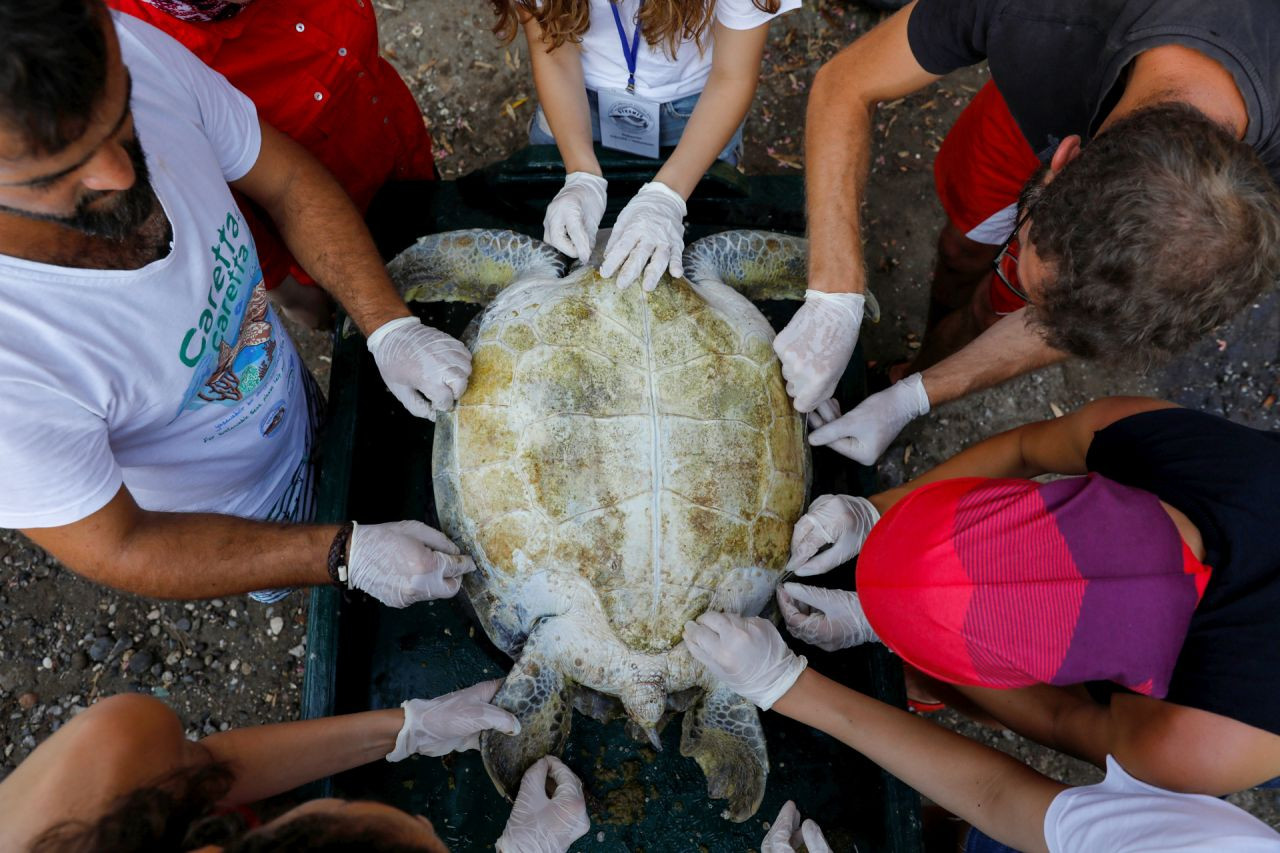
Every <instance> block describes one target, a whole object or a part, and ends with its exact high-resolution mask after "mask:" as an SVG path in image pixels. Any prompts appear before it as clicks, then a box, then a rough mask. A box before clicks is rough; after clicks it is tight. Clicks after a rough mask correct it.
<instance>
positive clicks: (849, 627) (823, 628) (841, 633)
mask: <svg viewBox="0 0 1280 853" xmlns="http://www.w3.org/2000/svg"><path fill="white" fill-rule="evenodd" d="M778 609H779V610H780V611H782V621H783V622H785V623H786V625H787V630H788V631H790V632H791V636H793V637H795V638H796V639H797V640H803V641H804V642H806V643H808V644H809V645H811V646H817V647H818V648H820V649H822V650H823V651H824V652H838V651H840V650H841V649H848V648H852V647H853V646H860V645H862V644H863V643H878V642H880V638H879V637H877V636H876V632H875V631H874V630H872V628H871V623H870V622H868V621H867V617H866V616H865V615H863V613H862V604H861V603H860V602H859V601H858V594H857V593H856V592H849V591H848V590H844V589H823V588H821V587H817V586H808V585H806V584H802V583H784V584H783V585H782V586H780V587H778Z"/></svg>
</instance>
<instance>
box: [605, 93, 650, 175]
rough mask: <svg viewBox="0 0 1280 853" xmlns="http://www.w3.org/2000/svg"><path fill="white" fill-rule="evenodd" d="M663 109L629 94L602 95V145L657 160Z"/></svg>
mask: <svg viewBox="0 0 1280 853" xmlns="http://www.w3.org/2000/svg"><path fill="white" fill-rule="evenodd" d="M661 106H662V105H661V104H657V103H654V102H653V101H647V100H645V99H644V98H641V97H639V96H637V95H633V94H631V93H629V92H616V91H614V92H611V91H602V92H600V143H601V144H602V145H604V147H606V148H613V149H615V150H617V151H626V152H627V153H628V154H638V155H640V156H641V157H655V158H656V157H657V156H658V116H659V110H660V108H661Z"/></svg>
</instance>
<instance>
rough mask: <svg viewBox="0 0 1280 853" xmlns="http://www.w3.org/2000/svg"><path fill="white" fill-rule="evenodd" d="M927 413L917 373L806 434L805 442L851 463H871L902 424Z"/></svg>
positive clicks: (922, 387)
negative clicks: (826, 447) (806, 439)
mask: <svg viewBox="0 0 1280 853" xmlns="http://www.w3.org/2000/svg"><path fill="white" fill-rule="evenodd" d="M837 411H839V410H838V409H837ZM927 414H929V395H928V394H926V393H925V390H924V382H923V380H921V378H920V374H919V373H913V374H911V375H910V376H908V377H907V378H906V379H901V380H899V381H897V382H895V383H894V384H893V385H890V386H889V387H888V388H886V389H884V390H883V391H881V392H879V393H877V394H872V395H871V396H870V397H868V398H867V399H865V400H863V401H862V402H861V403H859V404H858V405H857V406H855V407H854V409H853V411H852V412H849V413H848V414H847V415H844V416H843V417H839V418H836V419H835V420H833V421H831V422H829V423H827V424H826V425H825V426H823V427H821V428H820V429H816V430H814V431H813V432H811V433H809V443H810V444H813V445H817V446H821V445H827V446H829V447H830V448H831V449H832V450H834V451H836V452H837V453H840V454H842V455H844V456H848V457H849V458H850V459H852V460H853V461H855V462H861V463H862V464H863V465H873V464H875V461H876V460H877V459H879V458H880V454H881V453H884V451H885V448H887V447H888V446H889V445H890V444H891V443H892V442H893V440H894V439H895V438H897V437H898V433H900V432H902V428H903V427H905V426H906V425H907V424H909V423H911V421H912V420H913V419H915V418H918V417H920V416H921V415H927Z"/></svg>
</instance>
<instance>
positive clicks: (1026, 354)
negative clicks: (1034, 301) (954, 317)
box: [921, 308, 1067, 406]
mask: <svg viewBox="0 0 1280 853" xmlns="http://www.w3.org/2000/svg"><path fill="white" fill-rule="evenodd" d="M1028 317H1029V314H1028V312H1027V309H1025V308H1023V309H1021V310H1019V311H1015V312H1014V313H1012V314H1009V315H1008V316H1005V317H1001V318H1000V319H999V320H997V321H996V322H995V323H994V324H992V325H991V326H990V327H989V328H988V329H987V330H986V331H984V332H983V333H982V334H981V335H978V337H976V338H974V339H973V340H972V341H970V342H969V343H968V344H966V345H965V346H964V348H962V349H961V350H960V351H959V352H956V353H952V354H951V355H949V356H947V357H946V358H944V359H943V360H942V361H940V362H938V363H937V364H935V365H933V366H932V367H929V368H927V369H926V370H925V371H924V372H923V373H922V374H921V378H922V379H923V380H924V388H925V391H926V392H927V393H928V395H929V404H930V405H931V406H938V405H941V404H942V403H949V402H951V401H952V400H957V399H959V398H960V397H963V396H965V395H966V394H970V393H972V392H974V391H981V390H983V389H986V388H991V387H994V386H996V385H999V384H1000V383H1001V382H1005V381H1007V380H1009V379H1012V378H1014V377H1015V376H1021V375H1022V374H1024V373H1030V372H1031V371H1033V370H1039V369H1040V368H1042V367H1048V366H1049V365H1051V364H1057V363H1058V362H1060V361H1066V359H1067V354H1066V353H1064V352H1062V351H1060V350H1056V349H1054V348H1053V347H1051V346H1049V345H1048V344H1047V343H1045V341H1044V338H1042V337H1041V336H1040V334H1039V333H1038V332H1037V331H1036V330H1035V329H1033V328H1032V327H1031V324H1030V321H1029V319H1028Z"/></svg>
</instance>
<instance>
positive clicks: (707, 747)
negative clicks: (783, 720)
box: [680, 686, 769, 823]
mask: <svg viewBox="0 0 1280 853" xmlns="http://www.w3.org/2000/svg"><path fill="white" fill-rule="evenodd" d="M680 754H681V755H683V756H686V757H688V758H692V759H694V760H695V761H697V762H698V766H699V767H701V768H702V772H703V773H704V774H705V775H706V777H707V794H708V795H709V796H711V797H712V798H713V799H728V801H729V805H728V807H727V808H726V809H725V811H724V817H726V818H728V819H729V820H732V821H734V822H735V823H741V822H742V821H744V820H746V819H747V818H749V817H751V816H752V815H753V814H755V813H756V809H758V808H759V807H760V801H761V800H762V799H764V781H765V778H766V777H767V776H768V775H769V754H768V752H767V751H766V750H765V744H764V729H763V728H762V727H761V726H760V715H759V713H757V711H756V706H755V705H752V704H751V703H750V702H748V701H747V700H746V699H743V698H742V697H741V696H739V695H738V694H737V693H734V692H733V691H732V690H730V689H728V688H727V687H722V686H717V687H715V688H714V689H712V690H711V691H709V692H708V693H707V694H706V695H704V696H703V697H702V700H701V701H700V702H698V703H697V704H696V705H694V706H693V707H692V708H690V709H689V710H688V711H686V712H685V715H684V732H683V737H682V738H681V740H680Z"/></svg>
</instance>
